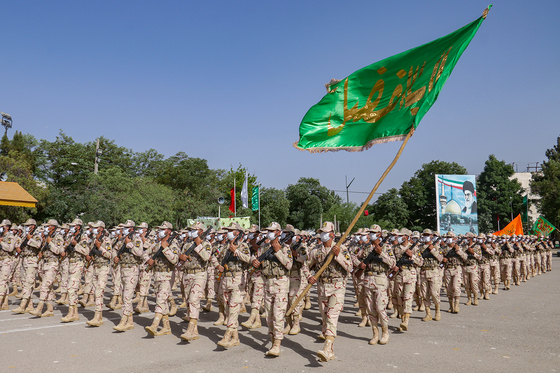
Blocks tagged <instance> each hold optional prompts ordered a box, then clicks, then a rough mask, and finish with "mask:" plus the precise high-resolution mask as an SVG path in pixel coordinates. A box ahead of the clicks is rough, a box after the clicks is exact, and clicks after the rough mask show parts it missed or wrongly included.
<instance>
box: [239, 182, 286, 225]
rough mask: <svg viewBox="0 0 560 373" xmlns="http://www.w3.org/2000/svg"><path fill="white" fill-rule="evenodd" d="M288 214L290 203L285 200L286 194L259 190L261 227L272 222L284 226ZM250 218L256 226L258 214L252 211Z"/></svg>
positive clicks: (272, 189)
mask: <svg viewBox="0 0 560 373" xmlns="http://www.w3.org/2000/svg"><path fill="white" fill-rule="evenodd" d="M289 213H290V201H288V199H287V198H286V192H284V191H283V190H280V189H276V188H262V189H261V227H267V226H269V225H270V223H272V222H273V221H275V222H277V223H279V224H280V225H282V226H285V225H286V224H287V222H288V215H289ZM238 215H239V214H238ZM242 216H247V215H242ZM252 216H253V217H252V221H254V222H255V224H258V221H259V212H258V211H253V212H252Z"/></svg>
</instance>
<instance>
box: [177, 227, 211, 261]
mask: <svg viewBox="0 0 560 373" xmlns="http://www.w3.org/2000/svg"><path fill="white" fill-rule="evenodd" d="M211 230H212V227H208V229H206V231H204V233H202V236H200V239H201V240H202V241H204V238H203V237H206V236H207V235H208V233H210V231H211ZM197 246H198V245H197V244H196V242H193V243H192V245H191V247H189V248H188V249H187V250H186V251H185V252H184V253H183V254H184V255H186V256H189V255H191V253H192V252H193V250H194V248H195V247H197Z"/></svg>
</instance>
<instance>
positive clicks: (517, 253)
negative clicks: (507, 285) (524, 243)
mask: <svg viewBox="0 0 560 373" xmlns="http://www.w3.org/2000/svg"><path fill="white" fill-rule="evenodd" d="M518 241H519V238H518V236H517V235H516V234H512V235H511V245H512V247H513V257H512V258H511V266H512V277H513V280H514V283H515V285H516V286H520V285H521V284H520V281H521V262H520V261H519V258H520V257H521V254H522V249H521V247H519V244H518ZM537 261H538V259H537ZM539 274H540V273H539Z"/></svg>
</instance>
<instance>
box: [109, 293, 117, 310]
mask: <svg viewBox="0 0 560 373" xmlns="http://www.w3.org/2000/svg"><path fill="white" fill-rule="evenodd" d="M116 304H117V296H116V295H113V297H112V298H111V301H110V302H109V304H108V305H107V307H109V308H110V309H112V310H114V309H115V305H116Z"/></svg>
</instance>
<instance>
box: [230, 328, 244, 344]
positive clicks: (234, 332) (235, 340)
mask: <svg viewBox="0 0 560 373" xmlns="http://www.w3.org/2000/svg"><path fill="white" fill-rule="evenodd" d="M240 343H241V342H240V341H239V334H238V333H237V329H236V328H233V330H232V331H231V339H230V340H229V343H228V345H227V347H228V348H229V347H234V346H239V344H240Z"/></svg>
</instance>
